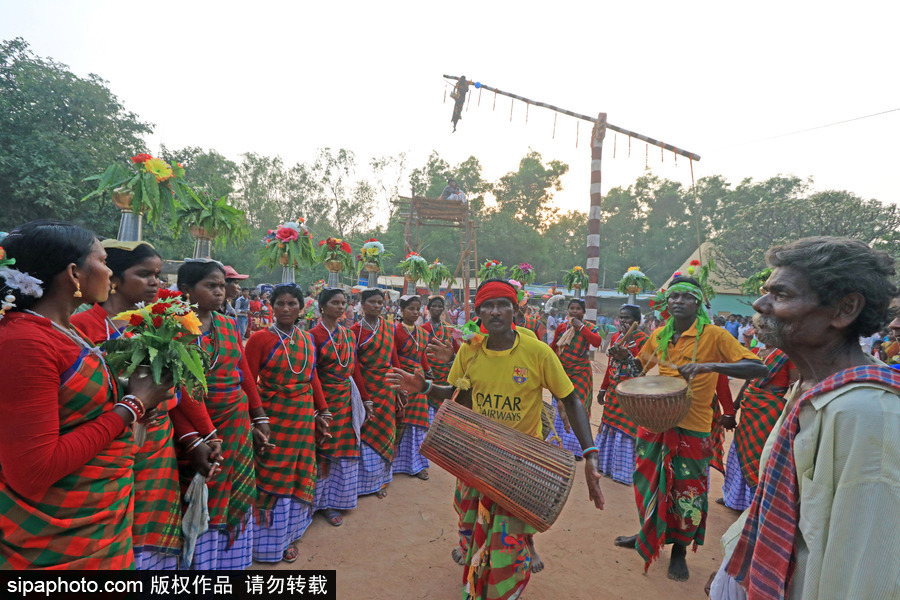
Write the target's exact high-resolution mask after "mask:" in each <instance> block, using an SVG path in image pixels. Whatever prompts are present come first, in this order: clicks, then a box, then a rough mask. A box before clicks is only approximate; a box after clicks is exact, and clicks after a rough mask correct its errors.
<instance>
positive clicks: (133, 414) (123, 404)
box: [116, 402, 138, 423]
mask: <svg viewBox="0 0 900 600" xmlns="http://www.w3.org/2000/svg"><path fill="white" fill-rule="evenodd" d="M116 406H121V407H122V408H124V409H125V410H127V411H128V412H130V413H131V417H132V419H131V422H132V423H134V422H135V421H137V420H138V417H137V413H136V412H134V409H133V408H131V407H130V406H128V405H127V404H125V403H124V402H116Z"/></svg>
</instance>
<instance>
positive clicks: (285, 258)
mask: <svg viewBox="0 0 900 600" xmlns="http://www.w3.org/2000/svg"><path fill="white" fill-rule="evenodd" d="M288 260H290V257H289V256H288V253H287V252H283V253H282V254H281V256H279V257H278V262H280V263H281V264H282V266H285V267H286V266H287V264H288Z"/></svg>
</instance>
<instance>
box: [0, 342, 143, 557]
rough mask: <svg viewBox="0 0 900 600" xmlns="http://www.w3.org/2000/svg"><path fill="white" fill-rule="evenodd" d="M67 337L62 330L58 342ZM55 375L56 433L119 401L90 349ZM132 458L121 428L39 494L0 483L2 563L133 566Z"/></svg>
mask: <svg viewBox="0 0 900 600" xmlns="http://www.w3.org/2000/svg"><path fill="white" fill-rule="evenodd" d="M71 343H72V342H71V341H70V340H67V339H64V338H62V336H60V345H62V344H71ZM23 367H25V368H27V365H23ZM59 379H60V385H59V434H60V435H65V434H66V433H69V432H70V431H72V430H73V429H75V428H76V427H78V426H80V425H83V424H85V423H88V422H90V421H92V420H93V419H96V418H97V417H99V416H100V415H102V414H103V413H104V412H106V411H109V410H111V409H112V407H113V405H114V404H115V402H116V399H117V396H116V389H115V381H114V380H113V379H112V378H111V377H110V375H109V374H108V372H107V370H106V368H105V365H104V363H103V359H101V358H100V357H99V356H98V354H95V353H94V352H91V351H89V350H87V349H82V351H81V353H80V354H79V356H78V359H77V360H76V361H75V363H74V364H73V365H72V366H70V367H69V368H68V369H66V370H65V372H63V373H61V374H60V378H59ZM22 401H23V402H27V401H28V399H27V398H22ZM133 456H134V444H133V443H132V436H131V432H130V431H128V430H126V432H125V433H124V434H123V435H122V436H120V437H118V438H117V439H115V440H113V441H112V443H110V444H109V446H107V447H106V448H103V449H102V450H101V451H100V452H99V453H97V455H96V456H95V457H93V458H91V459H90V460H88V461H87V463H86V464H85V465H84V466H83V467H79V468H77V469H75V470H74V471H73V472H72V473H70V474H68V475H66V476H65V477H63V478H62V479H60V480H59V481H57V482H56V483H54V484H53V485H52V486H51V487H50V488H49V489H48V490H47V491H46V492H45V493H44V494H43V496H42V497H40V498H25V497H23V496H21V495H19V494H18V493H16V491H15V490H13V489H12V488H10V487H9V485H8V484H7V483H6V482H5V481H0V539H2V543H0V553H2V556H0V568H6V569H42V568H52V569H89V570H94V569H103V570H123V569H133V568H134V552H133V550H132V536H131V527H132V518H133V510H132V508H133V506H132V499H133V496H132V492H133V490H134V476H133V470H132V467H133V464H134V458H133Z"/></svg>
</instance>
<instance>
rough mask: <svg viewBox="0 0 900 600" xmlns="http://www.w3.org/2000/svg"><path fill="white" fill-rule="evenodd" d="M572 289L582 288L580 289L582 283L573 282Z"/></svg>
mask: <svg viewBox="0 0 900 600" xmlns="http://www.w3.org/2000/svg"><path fill="white" fill-rule="evenodd" d="M572 289H573V290H580V289H581V284H580V283H573V284H572Z"/></svg>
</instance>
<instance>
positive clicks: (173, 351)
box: [103, 290, 209, 397]
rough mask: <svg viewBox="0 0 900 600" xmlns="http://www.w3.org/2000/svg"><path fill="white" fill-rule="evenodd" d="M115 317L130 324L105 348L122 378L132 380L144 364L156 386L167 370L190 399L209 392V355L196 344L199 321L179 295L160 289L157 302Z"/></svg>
mask: <svg viewBox="0 0 900 600" xmlns="http://www.w3.org/2000/svg"><path fill="white" fill-rule="evenodd" d="M114 318H115V319H116V320H125V321H128V325H127V326H126V327H125V334H124V335H123V336H122V337H120V338H118V339H115V340H109V341H107V342H104V343H103V348H104V350H106V361H107V362H108V363H109V366H110V367H111V368H112V369H113V370H114V371H115V372H116V373H117V374H118V375H119V376H120V377H124V378H127V377H130V376H131V374H132V373H134V371H135V369H137V368H138V367H139V366H142V365H143V366H149V367H150V373H151V374H152V375H153V381H154V382H156V383H160V382H161V381H162V377H163V372H164V371H167V372H171V373H172V377H173V380H174V382H175V387H176V388H184V389H185V390H186V391H187V392H188V393H189V394H190V395H191V396H193V397H196V394H197V393H198V392H199V391H200V390H203V392H206V391H207V388H206V375H205V373H206V371H207V370H208V369H209V356H208V355H207V353H206V352H204V351H203V350H201V349H200V347H199V346H197V345H196V344H195V343H194V341H195V340H196V339H197V338H198V337H199V336H200V319H198V318H197V315H195V314H194V311H192V310H191V306H190V305H189V304H188V303H187V302H185V301H184V300H182V298H181V294H180V293H178V292H171V291H169V290H160V291H159V296H158V297H157V300H155V301H153V302H152V303H150V304H148V305H146V306H141V305H138V308H136V309H135V310H128V311H125V312H123V313H119V314H118V315H116V316H115V317H114Z"/></svg>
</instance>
